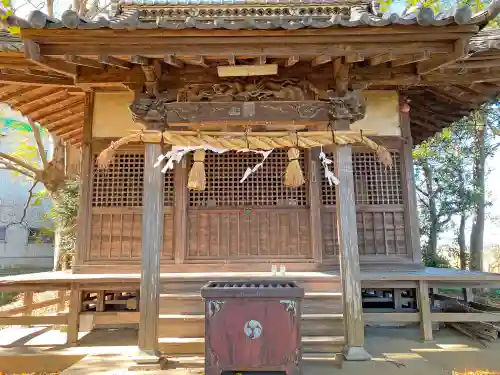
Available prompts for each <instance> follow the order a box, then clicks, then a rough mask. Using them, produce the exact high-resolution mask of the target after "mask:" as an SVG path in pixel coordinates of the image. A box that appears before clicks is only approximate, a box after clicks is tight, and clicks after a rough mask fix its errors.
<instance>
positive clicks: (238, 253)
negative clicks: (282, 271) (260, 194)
mask: <svg viewBox="0 0 500 375" xmlns="http://www.w3.org/2000/svg"><path fill="white" fill-rule="evenodd" d="M309 233H310V232H309V214H308V211H307V209H275V210H271V209H253V210H241V209H234V210H217V209H214V210H190V211H189V214H188V238H189V241H188V256H187V258H188V259H191V260H193V259H204V258H215V259H216V258H257V259H258V258H262V257H264V258H266V257H271V258H279V257H284V258H285V257H286V258H287V259H290V258H292V259H293V258H310V257H311V256H312V255H311V250H310V234H309Z"/></svg>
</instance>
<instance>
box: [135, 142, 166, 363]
mask: <svg viewBox="0 0 500 375" xmlns="http://www.w3.org/2000/svg"><path fill="white" fill-rule="evenodd" d="M160 155H161V146H160V145H159V144H151V143H146V151H145V164H144V193H143V210H142V260H141V284H140V295H141V298H140V306H139V311H140V321H139V349H140V350H141V351H142V352H143V353H147V354H148V355H150V356H159V352H158V313H159V297H160V290H159V289H160V253H161V251H162V248H163V221H164V213H163V184H164V176H163V174H162V173H161V172H160V171H159V170H158V169H157V168H155V167H154V164H155V163H156V161H157V160H158V157H159V156H160Z"/></svg>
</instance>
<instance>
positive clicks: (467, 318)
mask: <svg viewBox="0 0 500 375" xmlns="http://www.w3.org/2000/svg"><path fill="white" fill-rule="evenodd" d="M430 315H431V321H433V322H500V315H499V314H498V313H495V312H491V313H489V312H483V313H464V312H459V313H452V312H443V313H431V314H430Z"/></svg>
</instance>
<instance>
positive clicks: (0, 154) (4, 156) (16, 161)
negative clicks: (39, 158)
mask: <svg viewBox="0 0 500 375" xmlns="http://www.w3.org/2000/svg"><path fill="white" fill-rule="evenodd" d="M0 159H5V160H8V161H9V162H10V163H9V164H17V165H19V166H21V167H23V168H24V169H27V170H28V171H30V172H33V173H34V174H38V173H40V172H41V171H40V170H39V169H38V168H35V167H32V166H31V165H29V164H28V163H26V162H24V161H23V160H21V159H19V158H17V157H15V156H12V155H9V154H6V153H4V152H0Z"/></svg>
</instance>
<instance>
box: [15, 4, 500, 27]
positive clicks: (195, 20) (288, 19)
mask: <svg viewBox="0 0 500 375" xmlns="http://www.w3.org/2000/svg"><path fill="white" fill-rule="evenodd" d="M134 1H135V0H134ZM151 1H157V0H151ZM166 1H168V0H166ZM186 1H192V0H186ZM245 1H248V0H245ZM289 8H290V9H291V10H290V11H289V12H288V14H284V15H276V14H263V15H260V14H256V15H253V14H247V13H245V14H241V15H234V14H233V15H230V16H227V15H225V14H221V15H219V14H217V13H215V14H214V13H208V14H203V15H200V13H199V8H198V7H195V6H193V7H188V8H187V9H186V10H185V11H184V13H183V14H180V15H176V16H175V17H172V16H170V15H166V14H165V13H163V12H158V14H157V15H156V17H155V18H154V19H153V20H145V19H144V17H143V14H141V12H142V10H140V9H128V8H127V9H125V10H124V11H123V12H122V13H120V14H118V15H116V16H114V17H111V18H104V17H100V18H97V19H95V20H88V19H85V18H83V17H80V16H78V14H77V13H76V12H74V11H71V10H67V11H65V12H64V13H63V15H62V17H61V19H55V18H51V17H49V16H47V15H46V14H44V13H42V12H41V11H34V12H32V13H31V15H30V16H29V17H28V19H27V20H24V19H19V18H13V17H11V18H9V22H10V23H11V24H16V25H18V26H20V27H21V28H37V29H41V28H47V29H60V28H71V29H101V28H111V29H156V28H164V29H186V28H193V29H230V30H238V29H263V30H265V29H287V30H293V29H300V28H327V27H362V26H375V27H381V26H388V25H420V26H446V25H464V24H474V25H485V24H486V23H487V22H488V21H489V20H491V19H493V18H494V17H496V16H497V15H498V13H499V12H500V0H494V1H493V2H492V3H491V4H490V5H489V7H488V8H486V9H485V10H483V11H481V12H479V13H476V14H473V12H472V8H471V7H469V6H463V7H460V8H458V9H456V10H451V11H448V12H440V13H438V14H435V13H434V11H433V10H432V9H431V8H420V9H418V10H417V11H415V12H413V13H409V14H407V15H404V16H399V15H397V14H390V15H389V14H379V13H378V12H377V11H376V10H375V9H374V7H372V6H366V5H365V6H359V5H358V6H353V7H351V8H350V12H349V13H350V14H349V15H346V14H343V13H337V14H333V15H327V16H324V15H315V14H302V13H301V12H296V13H295V12H294V9H296V8H294V7H293V6H292V7H289ZM299 8H300V7H299Z"/></svg>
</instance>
